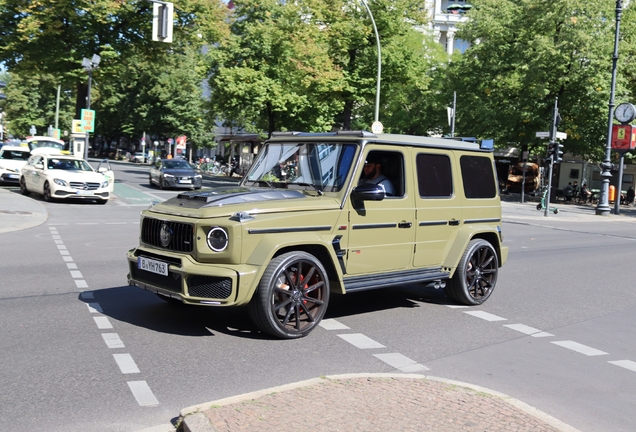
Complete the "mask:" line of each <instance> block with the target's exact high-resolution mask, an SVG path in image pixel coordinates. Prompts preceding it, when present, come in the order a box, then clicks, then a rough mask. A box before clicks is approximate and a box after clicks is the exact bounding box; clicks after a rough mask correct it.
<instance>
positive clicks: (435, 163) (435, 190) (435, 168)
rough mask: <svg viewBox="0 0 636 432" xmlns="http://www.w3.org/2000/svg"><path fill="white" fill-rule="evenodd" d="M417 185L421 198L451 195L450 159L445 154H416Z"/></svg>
mask: <svg viewBox="0 0 636 432" xmlns="http://www.w3.org/2000/svg"><path fill="white" fill-rule="evenodd" d="M416 163H417V186H418V189H419V192H420V196H421V197H422V198H427V197H428V198H431V197H450V196H451V195H453V180H452V177H451V164H450V159H449V158H448V156H446V155H436V154H423V153H422V154H418V155H417V159H416Z"/></svg>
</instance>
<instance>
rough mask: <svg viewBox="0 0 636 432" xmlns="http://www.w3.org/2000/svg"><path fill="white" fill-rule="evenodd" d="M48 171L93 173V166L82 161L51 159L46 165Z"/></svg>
mask: <svg viewBox="0 0 636 432" xmlns="http://www.w3.org/2000/svg"><path fill="white" fill-rule="evenodd" d="M46 167H47V169H59V170H66V171H93V169H92V168H91V166H90V165H89V164H88V163H86V161H84V160H82V159H62V158H59V159H58V158H51V159H49V161H48V163H47V164H46Z"/></svg>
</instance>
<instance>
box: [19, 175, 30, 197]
mask: <svg viewBox="0 0 636 432" xmlns="http://www.w3.org/2000/svg"><path fill="white" fill-rule="evenodd" d="M20 193H21V194H22V195H29V190H28V189H27V187H26V181H25V180H24V177H22V178H21V179H20Z"/></svg>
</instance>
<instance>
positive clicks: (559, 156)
mask: <svg viewBox="0 0 636 432" xmlns="http://www.w3.org/2000/svg"><path fill="white" fill-rule="evenodd" d="M555 144H556V147H555V149H554V154H553V156H552V159H553V160H554V162H555V163H559V162H561V161H562V160H563V144H561V143H560V142H558V141H557V142H556V143H555Z"/></svg>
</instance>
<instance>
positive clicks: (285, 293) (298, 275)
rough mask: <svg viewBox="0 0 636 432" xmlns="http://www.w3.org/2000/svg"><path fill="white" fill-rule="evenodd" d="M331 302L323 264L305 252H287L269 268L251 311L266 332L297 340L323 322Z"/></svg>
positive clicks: (275, 259)
mask: <svg viewBox="0 0 636 432" xmlns="http://www.w3.org/2000/svg"><path fill="white" fill-rule="evenodd" d="M328 303H329V278H328V276H327V272H326V271H325V268H324V267H323V265H322V263H321V262H320V261H319V260H318V259H317V258H316V257H314V256H313V255H311V254H309V253H306V252H288V253H286V254H283V255H280V256H278V257H276V258H274V259H273V260H272V261H271V262H270V263H269V265H268V266H267V269H266V270H265V273H264V274H263V277H262V279H261V282H260V284H259V286H258V289H257V290H256V292H255V293H254V296H253V297H252V300H251V302H250V304H249V312H250V316H251V318H252V320H253V321H254V324H256V325H257V326H258V327H259V328H260V329H261V330H262V331H263V332H264V333H267V334H269V335H272V336H275V337H277V338H281V339H295V338H300V337H303V336H306V335H307V334H309V332H311V331H312V330H313V329H314V328H315V327H316V326H317V325H318V323H320V320H321V319H322V317H323V316H324V315H325V312H326V311H327V305H328Z"/></svg>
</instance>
